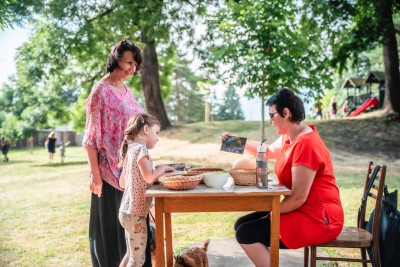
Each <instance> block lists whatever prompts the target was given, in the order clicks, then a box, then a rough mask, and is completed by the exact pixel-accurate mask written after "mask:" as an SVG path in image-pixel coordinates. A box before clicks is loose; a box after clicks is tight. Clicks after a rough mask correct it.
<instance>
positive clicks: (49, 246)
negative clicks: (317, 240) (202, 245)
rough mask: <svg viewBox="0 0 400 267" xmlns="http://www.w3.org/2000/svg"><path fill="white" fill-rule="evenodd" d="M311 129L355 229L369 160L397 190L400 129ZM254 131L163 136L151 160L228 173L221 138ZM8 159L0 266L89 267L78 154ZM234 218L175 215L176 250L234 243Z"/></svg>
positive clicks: (179, 131) (198, 127) (1, 189)
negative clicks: (213, 241) (384, 169)
mask: <svg viewBox="0 0 400 267" xmlns="http://www.w3.org/2000/svg"><path fill="white" fill-rule="evenodd" d="M310 123H315V124H316V125H317V128H318V130H319V132H320V134H321V135H322V137H323V138H324V140H325V141H326V143H327V146H328V147H329V148H330V150H331V154H332V158H333V161H334V166H335V172H336V176H337V182H338V186H339V188H340V190H341V198H342V202H343V206H344V208H345V213H346V224H348V225H354V224H355V216H356V212H357V208H358V206H359V202H360V197H361V191H362V186H363V182H364V179H365V171H366V166H367V164H368V162H369V160H373V161H374V162H376V163H380V164H383V163H386V164H387V165H388V175H387V184H388V185H389V187H390V188H391V189H393V188H395V187H396V186H397V187H398V185H399V184H400V175H399V173H400V155H399V153H400V152H399V147H400V146H399V143H400V142H399V140H400V124H399V123H395V122H392V123H385V122H384V121H382V120H380V119H373V118H369V119H363V120H359V119H357V120H337V121H321V122H310ZM259 125H260V124H259V122H241V121H227V122H213V123H209V124H204V123H196V124H190V125H183V126H177V127H173V128H171V129H169V130H167V131H165V132H163V133H162V137H161V140H160V143H159V144H158V145H157V147H156V149H154V151H151V154H152V156H153V159H154V160H155V161H156V162H160V163H161V162H190V163H195V164H202V165H207V166H221V167H228V166H229V165H230V164H231V162H232V161H233V160H234V159H235V158H237V155H235V154H231V153H223V152H219V146H220V145H219V141H218V140H219V135H220V134H221V132H222V131H230V132H232V133H235V134H237V135H240V136H246V137H248V138H249V139H255V140H257V139H260V138H259V130H260V127H259ZM266 136H267V138H268V140H270V141H271V140H273V139H275V138H276V137H277V135H276V133H275V130H274V129H273V128H272V127H271V126H269V125H267V127H266ZM9 156H10V158H11V162H10V163H7V164H6V163H2V162H0V266H53V265H59V266H90V259H89V256H88V241H87V225H88V211H89V198H90V194H89V193H88V190H87V188H88V183H87V181H88V175H87V165H86V161H85V154H84V153H83V150H82V148H79V147H69V148H67V158H66V159H67V163H66V164H64V165H61V164H59V163H52V164H48V160H47V153H46V152H45V151H44V150H43V149H42V148H37V149H36V150H35V151H34V153H33V154H29V153H27V152H26V151H23V150H19V151H16V150H11V151H10V154H9ZM58 156H59V155H58V154H56V160H57V161H58V160H59V158H58ZM270 169H273V162H271V164H270ZM237 216H238V214H237V213H205V214H190V213H188V214H174V215H173V216H172V218H173V229H174V248H175V251H179V250H180V249H182V248H184V247H185V246H186V245H188V244H190V243H193V242H196V241H200V240H204V239H206V238H208V237H224V236H233V229H232V225H233V222H234V221H235V219H236V218H237ZM210 221H211V222H213V223H212V224H210V223H208V222H210ZM193 227H195V229H196V230H195V231H193ZM330 253H334V251H331V252H330ZM349 253H352V252H349Z"/></svg>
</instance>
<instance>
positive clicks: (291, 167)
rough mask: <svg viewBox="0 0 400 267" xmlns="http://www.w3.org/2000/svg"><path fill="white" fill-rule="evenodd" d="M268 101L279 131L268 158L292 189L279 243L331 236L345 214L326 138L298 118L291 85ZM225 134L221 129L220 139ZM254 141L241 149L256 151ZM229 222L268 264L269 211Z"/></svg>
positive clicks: (256, 259)
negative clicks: (274, 161)
mask: <svg viewBox="0 0 400 267" xmlns="http://www.w3.org/2000/svg"><path fill="white" fill-rule="evenodd" d="M267 106H269V115H270V123H271V124H272V125H273V126H274V127H275V129H276V131H277V133H278V134H279V135H280V137H279V138H278V139H277V140H276V141H275V142H273V143H272V144H270V145H267V146H266V149H267V158H268V159H269V160H270V159H275V160H276V164H275V173H276V175H277V177H278V180H279V183H281V184H283V185H285V186H286V187H287V188H289V189H291V190H292V194H291V195H290V196H286V197H285V198H284V199H283V200H282V202H281V217H280V248H290V249H296V248H300V247H305V246H310V245H313V244H318V243H323V242H328V241H330V240H333V239H335V238H336V237H337V236H338V235H339V234H340V232H341V230H342V228H343V220H344V216H343V208H342V204H341V202H340V196H339V189H338V188H337V186H336V180H335V176H334V174H333V166H332V159H331V157H330V154H329V151H328V149H327V147H326V146H325V143H324V142H323V141H322V139H321V137H320V136H319V134H318V132H317V129H316V128H315V126H313V125H307V124H305V123H304V122H303V120H304V118H305V112H304V105H303V102H302V101H301V99H300V98H299V97H297V96H296V95H295V94H294V93H293V92H292V91H290V90H288V89H281V90H279V92H278V93H276V94H274V95H273V96H272V97H271V98H270V99H269V100H268V101H267ZM229 135H230V133H224V134H222V136H221V140H222V141H224V140H226V139H227V138H228V136H229ZM257 145H259V143H257V142H254V141H248V142H247V143H246V147H245V150H246V151H247V152H250V153H251V154H253V155H255V153H256V146H257ZM253 162H254V160H253ZM242 164H243V162H242ZM234 227H235V231H236V239H237V241H238V242H239V244H240V245H241V246H242V248H243V250H244V251H245V252H246V254H247V255H248V257H249V258H250V259H251V260H252V261H253V263H254V264H255V265H256V266H257V267H261V266H269V262H270V260H269V246H270V245H269V244H270V218H269V213H268V212H255V213H251V214H249V215H246V216H243V217H241V218H239V219H238V220H237V221H236V223H235V226H234Z"/></svg>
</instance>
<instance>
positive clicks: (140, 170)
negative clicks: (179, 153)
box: [118, 113, 174, 267]
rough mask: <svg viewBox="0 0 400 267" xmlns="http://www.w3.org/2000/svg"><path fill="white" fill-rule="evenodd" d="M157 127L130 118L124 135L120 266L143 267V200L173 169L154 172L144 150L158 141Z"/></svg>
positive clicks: (146, 203)
mask: <svg viewBox="0 0 400 267" xmlns="http://www.w3.org/2000/svg"><path fill="white" fill-rule="evenodd" d="M159 132H160V123H159V122H158V120H157V119H156V118H155V117H153V116H152V115H150V114H147V113H138V114H137V115H135V116H134V117H132V118H131V119H130V120H129V122H128V126H127V128H126V129H125V131H124V142H123V143H122V145H121V149H120V157H119V165H118V166H119V167H122V173H121V178H120V182H119V183H120V186H121V187H122V188H125V191H124V195H123V197H122V201H121V206H120V209H119V216H118V217H119V220H120V222H121V225H122V227H124V228H125V238H126V243H127V252H126V255H125V257H124V259H123V260H122V262H121V265H120V266H125V263H126V262H127V261H128V260H129V262H128V264H127V266H128V267H133V266H140V267H141V266H143V264H144V262H145V251H146V244H147V226H146V217H147V214H148V213H149V210H150V205H151V198H149V197H145V196H144V194H145V193H146V190H147V189H148V188H149V187H150V186H151V185H152V184H153V183H154V182H155V181H157V178H158V177H160V176H161V175H163V174H164V173H165V172H172V171H174V169H173V168H172V167H169V166H166V165H162V166H159V167H158V168H157V169H155V170H153V162H152V160H151V158H150V155H149V152H148V150H147V149H152V148H154V146H155V145H156V143H157V141H158V134H159Z"/></svg>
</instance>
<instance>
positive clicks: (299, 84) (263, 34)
mask: <svg viewBox="0 0 400 267" xmlns="http://www.w3.org/2000/svg"><path fill="white" fill-rule="evenodd" d="M297 14H299V11H298V7H297V6H296V4H295V3H294V2H293V1H287V0H279V1H266V0H252V1H226V3H225V5H224V6H222V7H221V8H220V9H218V10H216V11H214V12H213V13H211V14H209V17H208V19H207V23H208V31H207V34H206V36H205V38H204V43H203V45H205V46H206V47H207V50H206V51H199V53H201V55H202V57H203V59H209V60H208V61H207V62H208V65H209V66H210V67H212V68H214V69H215V70H218V69H219V68H220V66H219V65H220V63H224V64H227V65H228V68H229V69H230V71H226V73H224V74H223V78H228V80H230V81H232V83H234V84H235V85H236V86H237V87H246V88H248V90H247V95H249V96H251V97H254V96H256V95H258V96H259V95H261V94H262V91H263V90H264V88H265V89H266V90H267V95H270V94H272V93H274V92H276V91H277V90H278V89H279V88H280V87H289V88H290V89H293V90H295V91H298V92H300V91H302V92H305V93H307V94H308V95H310V96H316V95H318V94H320V93H321V92H322V91H323V90H324V89H326V88H331V87H332V85H331V84H330V81H331V78H330V76H331V73H332V72H331V70H329V68H328V65H327V63H328V55H327V54H326V53H321V51H323V50H324V45H323V42H322V41H321V37H320V34H319V32H318V31H315V30H311V29H310V28H309V27H307V25H303V24H301V23H300V22H301V21H299V18H298V16H297ZM207 44H208V45H207ZM227 74H229V77H227V76H228V75H227Z"/></svg>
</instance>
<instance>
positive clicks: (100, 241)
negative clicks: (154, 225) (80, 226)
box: [89, 181, 151, 267]
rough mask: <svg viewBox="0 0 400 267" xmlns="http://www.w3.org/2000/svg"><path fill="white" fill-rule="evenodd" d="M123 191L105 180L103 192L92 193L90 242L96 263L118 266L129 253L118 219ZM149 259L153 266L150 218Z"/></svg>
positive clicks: (101, 265)
mask: <svg viewBox="0 0 400 267" xmlns="http://www.w3.org/2000/svg"><path fill="white" fill-rule="evenodd" d="M122 195H123V192H122V191H120V190H118V189H116V188H114V187H112V186H111V185H110V184H108V183H106V182H104V181H103V188H102V195H101V197H98V196H97V195H95V194H92V199H91V206H90V219H89V243H90V256H91V259H92V266H96V267H97V266H98V267H118V266H119V264H120V262H121V260H122V259H123V257H124V255H125V253H126V242H125V230H124V228H123V227H122V226H121V224H120V222H119V220H118V212H119V206H120V204H121V199H122ZM147 233H148V237H147V247H146V262H145V264H144V265H143V266H146V267H151V254H150V246H149V242H150V237H149V235H151V233H150V225H149V218H148V217H147Z"/></svg>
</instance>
